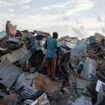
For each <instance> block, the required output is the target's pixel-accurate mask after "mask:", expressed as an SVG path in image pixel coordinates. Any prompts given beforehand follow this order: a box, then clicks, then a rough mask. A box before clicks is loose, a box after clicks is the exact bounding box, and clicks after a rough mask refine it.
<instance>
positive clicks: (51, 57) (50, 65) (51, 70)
mask: <svg viewBox="0 0 105 105" xmlns="http://www.w3.org/2000/svg"><path fill="white" fill-rule="evenodd" d="M57 38H58V33H57V32H54V33H53V37H51V38H48V39H47V40H46V48H47V49H46V62H47V69H48V75H49V76H50V77H51V78H52V79H53V80H54V79H55V73H56V59H57Z"/></svg>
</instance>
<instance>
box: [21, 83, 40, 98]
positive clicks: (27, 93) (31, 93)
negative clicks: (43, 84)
mask: <svg viewBox="0 0 105 105" xmlns="http://www.w3.org/2000/svg"><path fill="white" fill-rule="evenodd" d="M39 93H40V92H38V91H37V90H35V88H33V87H32V86H27V85H26V86H24V88H23V91H22V92H21V96H22V97H23V98H24V99H31V98H35V97H36V96H37V94H38V95H39Z"/></svg>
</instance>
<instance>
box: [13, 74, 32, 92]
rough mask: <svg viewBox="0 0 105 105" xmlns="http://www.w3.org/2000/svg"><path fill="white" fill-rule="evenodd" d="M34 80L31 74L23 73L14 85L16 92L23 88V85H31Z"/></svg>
mask: <svg viewBox="0 0 105 105" xmlns="http://www.w3.org/2000/svg"><path fill="white" fill-rule="evenodd" d="M33 78H34V74H33V73H28V72H23V73H22V74H21V75H20V76H19V77H18V80H17V82H16V84H15V88H16V90H19V89H20V88H21V87H24V85H29V86H31V85H32V80H33Z"/></svg>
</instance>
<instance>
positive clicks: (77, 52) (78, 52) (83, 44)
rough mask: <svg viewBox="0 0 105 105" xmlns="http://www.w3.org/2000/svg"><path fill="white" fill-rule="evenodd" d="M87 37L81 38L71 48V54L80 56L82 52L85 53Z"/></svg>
mask: <svg viewBox="0 0 105 105" xmlns="http://www.w3.org/2000/svg"><path fill="white" fill-rule="evenodd" d="M87 41H88V40H87V39H83V40H81V41H80V42H79V43H78V44H77V45H76V46H75V47H74V48H73V49H72V50H71V56H80V55H81V54H82V53H85V51H86V48H87Z"/></svg>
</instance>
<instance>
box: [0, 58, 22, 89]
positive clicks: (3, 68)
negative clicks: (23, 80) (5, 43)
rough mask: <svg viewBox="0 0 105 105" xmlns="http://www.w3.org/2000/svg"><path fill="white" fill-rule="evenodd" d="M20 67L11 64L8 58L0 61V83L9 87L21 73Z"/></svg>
mask: <svg viewBox="0 0 105 105" xmlns="http://www.w3.org/2000/svg"><path fill="white" fill-rule="evenodd" d="M21 71H22V70H21V68H18V67H16V66H15V65H13V64H11V63H10V62H9V60H8V59H5V60H4V61H3V62H1V63H0V79H1V80H0V84H2V85H4V86H5V87H8V88H10V87H11V86H12V85H13V84H14V82H15V81H16V80H17V78H18V76H19V75H20V74H21Z"/></svg>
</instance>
